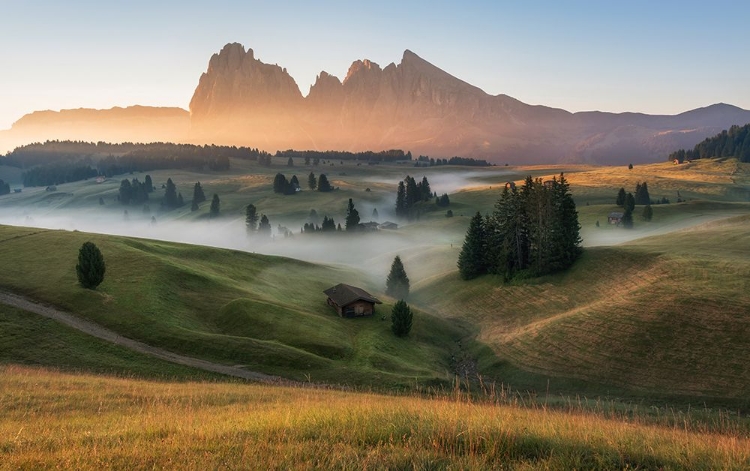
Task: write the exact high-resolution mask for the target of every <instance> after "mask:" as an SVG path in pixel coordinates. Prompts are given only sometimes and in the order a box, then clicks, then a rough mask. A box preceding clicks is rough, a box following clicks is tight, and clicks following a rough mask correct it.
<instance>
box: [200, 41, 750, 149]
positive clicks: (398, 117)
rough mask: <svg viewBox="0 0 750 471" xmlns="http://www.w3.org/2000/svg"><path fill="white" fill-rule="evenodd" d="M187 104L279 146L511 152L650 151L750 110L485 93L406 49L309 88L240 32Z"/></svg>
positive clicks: (228, 133) (235, 132) (203, 126)
mask: <svg viewBox="0 0 750 471" xmlns="http://www.w3.org/2000/svg"><path fill="white" fill-rule="evenodd" d="M190 112H191V123H192V134H191V139H193V140H198V141H201V140H205V139H214V140H217V141H218V142H226V143H234V144H244V145H255V146H260V147H263V148H266V149H268V150H272V151H273V150H276V149H286V148H298V149H303V148H304V149H307V148H311V149H319V150H325V149H344V150H353V151H357V150H367V149H386V148H402V149H408V150H411V151H412V153H414V154H429V155H434V156H443V157H444V156H452V155H462V156H473V157H480V158H486V159H489V160H492V161H495V162H512V163H541V162H560V161H568V162H595V163H623V162H645V161H653V160H658V159H662V158H666V156H667V155H668V153H669V152H670V151H671V150H674V149H675V148H676V147H690V146H692V145H694V144H695V143H697V142H699V141H700V140H702V139H704V138H705V137H707V136H709V135H712V134H714V133H716V132H718V131H720V130H721V129H725V128H728V127H729V126H731V125H732V124H745V122H750V111H747V110H742V109H740V108H737V107H733V106H731V105H724V104H719V105H712V106H710V107H707V108H702V109H697V110H692V111H688V112H686V113H681V114H679V115H674V116H656V115H646V114H641V113H619V114H615V113H604V112H581V113H570V112H568V111H565V110H561V109H556V108H550V107H546V106H533V105H528V104H525V103H523V102H521V101H519V100H516V99H514V98H511V97H509V96H507V95H497V96H492V95H489V94H487V93H486V92H484V91H483V90H481V89H479V88H477V87H475V86H473V85H471V84H468V83H466V82H464V81H462V80H460V79H458V78H456V77H454V76H452V75H450V74H448V73H447V72H445V71H443V70H441V69H440V68H438V67H436V66H434V65H433V64H431V63H429V62H427V61H425V60H424V59H422V58H421V57H419V56H418V55H416V54H414V53H413V52H411V51H409V50H406V51H405V52H404V55H403V57H402V59H401V62H400V63H399V64H397V65H396V64H394V63H391V64H389V65H388V66H386V67H385V68H381V67H380V66H379V65H378V64H376V63H374V62H371V61H369V60H358V61H355V62H354V63H352V65H351V67H350V68H349V71H348V73H347V75H346V77H345V78H344V80H343V81H342V80H339V79H338V78H337V77H335V76H333V75H330V74H328V73H326V72H321V73H320V74H319V76H318V77H317V80H316V82H315V83H314V84H313V85H312V86H311V87H310V91H309V93H308V95H307V96H306V97H303V96H302V94H301V93H300V91H299V88H298V87H297V84H296V82H295V81H294V79H293V78H292V77H291V76H290V75H289V74H288V73H287V71H286V69H283V68H281V67H280V66H278V65H268V64H264V63H262V62H261V61H259V60H257V59H255V57H254V52H253V51H252V49H249V50H247V51H245V48H244V47H243V46H242V45H240V44H237V43H233V44H227V45H226V46H224V48H223V49H222V50H221V51H220V52H219V53H218V54H214V55H213V56H212V57H211V60H210V62H209V67H208V70H207V71H206V73H204V74H203V75H202V76H201V79H200V82H199V85H198V88H197V89H196V93H195V95H194V96H193V99H192V101H191V106H190Z"/></svg>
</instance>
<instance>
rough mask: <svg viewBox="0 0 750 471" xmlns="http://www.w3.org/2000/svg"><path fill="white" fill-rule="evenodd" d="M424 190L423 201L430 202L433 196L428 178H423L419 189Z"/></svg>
mask: <svg viewBox="0 0 750 471" xmlns="http://www.w3.org/2000/svg"><path fill="white" fill-rule="evenodd" d="M419 189H420V190H422V200H424V201H429V199H430V196H432V189H431V188H430V182H428V181H427V177H422V184H421V185H420V187H419Z"/></svg>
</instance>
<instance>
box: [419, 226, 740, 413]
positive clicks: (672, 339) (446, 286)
mask: <svg viewBox="0 0 750 471" xmlns="http://www.w3.org/2000/svg"><path fill="white" fill-rule="evenodd" d="M748 280H750V216H739V217H736V218H733V219H729V220H724V221H720V222H714V223H707V224H705V225H702V226H696V227H694V228H692V229H689V230H685V231H678V232H673V233H670V234H667V235H661V236H655V237H647V238H643V239H640V240H638V241H636V242H633V243H630V244H627V245H623V246H618V247H601V248H589V249H587V250H586V251H585V254H584V256H583V258H582V259H581V260H580V261H578V262H577V263H576V264H575V265H574V266H573V268H572V269H571V270H569V271H568V272H566V273H562V274H558V275H554V276H549V277H545V278H541V279H537V280H529V281H522V282H517V283H515V284H511V285H503V284H501V283H500V281H499V280H497V279H496V278H495V277H492V276H485V277H482V278H480V279H478V280H474V281H471V282H465V281H461V280H459V279H458V276H457V275H456V274H449V275H446V276H444V277H443V278H442V279H440V280H437V281H436V282H435V283H433V284H430V285H428V286H424V287H422V288H420V289H419V290H418V291H417V292H416V293H415V296H414V300H415V302H416V303H417V304H418V305H419V306H421V307H422V308H424V309H429V310H430V311H431V312H434V313H436V314H439V315H442V316H444V317H446V318H450V317H460V318H462V319H466V320H468V321H469V322H470V323H472V324H474V325H476V326H478V328H479V329H480V334H479V336H478V339H479V340H481V341H483V342H484V343H486V344H489V345H490V347H491V348H492V350H493V351H494V352H495V353H496V355H497V356H498V358H499V359H500V361H498V362H496V363H495V364H494V365H484V366H485V368H486V370H489V371H494V372H495V377H499V378H506V380H508V381H510V382H511V384H515V385H516V386H517V387H518V386H520V385H522V384H526V385H529V386H531V387H534V388H536V389H543V388H545V387H549V388H551V389H553V390H566V389H567V390H568V391H570V392H574V391H576V390H578V391H588V392H590V393H599V394H606V393H607V392H608V391H610V392H613V393H618V392H623V391H627V392H630V393H633V394H639V395H651V396H664V395H670V396H674V397H676V396H689V397H701V398H706V399H710V398H724V399H738V400H745V399H746V398H747V397H750V335H748V334H750V316H748V313H750V281H748ZM485 358H489V357H485ZM548 380H549V383H547V381H548ZM571 380H573V382H571ZM592 385H595V387H592Z"/></svg>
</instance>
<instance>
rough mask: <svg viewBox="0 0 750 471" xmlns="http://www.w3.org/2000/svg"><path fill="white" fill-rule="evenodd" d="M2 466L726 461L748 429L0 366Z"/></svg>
mask: <svg viewBox="0 0 750 471" xmlns="http://www.w3.org/2000/svg"><path fill="white" fill-rule="evenodd" d="M0 375H2V378H3V382H2V389H0V457H2V460H0V468H3V469H19V468H20V469H46V468H64V469H103V468H116V469H154V468H159V469H161V468H169V469H216V468H222V469H246V468H254V469H445V468H447V469H490V468H492V469H504V468H512V469H560V470H563V469H565V470H568V469H665V470H669V469H727V470H732V469H736V470H740V469H747V467H748V466H750V437H749V436H748V433H747V430H745V429H742V428H737V427H736V426H735V425H736V424H735V423H734V422H724V423H723V425H722V426H721V427H719V428H717V429H714V430H713V431H710V432H709V431H707V430H703V429H701V428H700V427H691V426H688V424H687V422H685V423H682V424H679V425H672V426H666V425H660V424H659V423H658V421H657V422H656V423H654V422H653V421H649V420H646V419H643V418H641V417H640V416H639V415H635V416H632V415H631V416H622V417H606V416H605V415H604V414H601V413H600V414H596V413H584V412H581V411H578V412H576V411H575V408H573V410H571V411H569V412H559V411H552V410H549V409H545V408H543V407H539V408H527V407H519V406H514V405H512V403H511V404H510V405H495V404H490V403H488V404H485V403H472V402H471V401H468V400H466V398H464V397H463V396H461V395H457V396H454V397H446V398H442V399H420V398H416V397H389V396H378V395H373V394H366V393H358V394H355V393H346V392H338V391H323V390H313V389H293V388H281V387H269V386H255V385H240V384H207V383H180V384H174V383H156V382H145V381H137V380H125V379H111V378H107V377H101V376H96V377H95V376H85V375H70V374H60V373H54V372H48V371H44V370H36V369H26V368H21V367H0Z"/></svg>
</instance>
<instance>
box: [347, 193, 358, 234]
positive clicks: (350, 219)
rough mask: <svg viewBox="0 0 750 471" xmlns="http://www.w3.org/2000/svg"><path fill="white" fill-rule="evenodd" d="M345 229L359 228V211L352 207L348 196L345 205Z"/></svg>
mask: <svg viewBox="0 0 750 471" xmlns="http://www.w3.org/2000/svg"><path fill="white" fill-rule="evenodd" d="M345 224H346V231H347V232H352V231H356V230H358V229H359V211H357V210H356V209H354V202H353V201H352V199H351V198H349V204H348V205H347V207H346V222H345Z"/></svg>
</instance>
